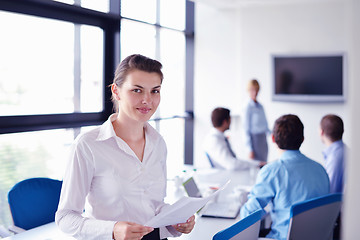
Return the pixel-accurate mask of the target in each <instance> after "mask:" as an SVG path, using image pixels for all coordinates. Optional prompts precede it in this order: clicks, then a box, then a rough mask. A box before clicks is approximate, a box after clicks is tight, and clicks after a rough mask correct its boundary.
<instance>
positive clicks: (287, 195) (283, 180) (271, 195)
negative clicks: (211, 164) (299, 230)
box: [240, 115, 330, 240]
mask: <svg viewBox="0 0 360 240" xmlns="http://www.w3.org/2000/svg"><path fill="white" fill-rule="evenodd" d="M272 140H273V142H274V143H276V145H277V147H278V149H279V153H280V157H279V159H278V160H277V161H275V162H272V163H269V164H267V165H265V166H264V167H263V168H262V169H261V170H260V172H259V174H258V176H257V179H256V184H255V186H254V187H253V188H252V190H251V191H250V193H249V196H248V201H247V202H246V203H245V204H244V206H243V207H242V208H241V213H240V214H241V217H242V218H244V217H246V216H248V215H249V214H251V213H252V212H255V211H256V210H258V209H262V208H264V207H265V206H266V205H268V203H272V204H270V205H271V206H270V208H271V211H270V216H271V219H272V224H271V230H270V232H269V233H268V234H267V236H266V237H268V238H274V239H280V240H282V239H286V237H287V233H288V228H289V220H290V219H289V218H290V208H291V206H292V205H293V204H295V203H297V202H301V201H304V200H307V199H311V198H315V197H319V196H322V195H326V194H328V193H329V189H330V184H329V178H328V175H327V173H326V171H325V169H324V168H323V167H322V165H321V164H319V163H317V162H315V161H313V160H311V159H309V158H307V157H306V156H305V155H303V154H302V153H301V152H300V151H299V148H300V146H301V144H302V142H303V140H304V125H303V124H302V122H301V121H300V119H299V118H298V117H297V116H295V115H284V116H282V117H280V118H278V119H277V120H276V121H275V124H274V129H273V133H272Z"/></svg>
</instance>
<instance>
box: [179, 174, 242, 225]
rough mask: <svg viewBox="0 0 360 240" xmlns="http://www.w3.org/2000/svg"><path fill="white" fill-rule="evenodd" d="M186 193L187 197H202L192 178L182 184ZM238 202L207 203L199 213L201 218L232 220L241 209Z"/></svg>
mask: <svg viewBox="0 0 360 240" xmlns="http://www.w3.org/2000/svg"><path fill="white" fill-rule="evenodd" d="M183 186H184V188H185V191H186V193H187V194H188V195H189V197H202V195H201V192H200V190H199V188H198V186H197V185H196V182H195V180H194V178H193V177H190V178H189V179H188V180H186V181H185V182H184V183H183ZM241 205H242V204H241V202H240V201H232V202H209V203H207V204H206V205H205V207H204V208H203V209H201V211H200V212H199V213H200V214H201V216H202V217H215V218H230V219H234V218H236V217H237V216H238V215H239V212H240V208H241Z"/></svg>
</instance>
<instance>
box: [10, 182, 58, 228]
mask: <svg viewBox="0 0 360 240" xmlns="http://www.w3.org/2000/svg"><path fill="white" fill-rule="evenodd" d="M61 185H62V182H61V181H59V180H54V179H50V178H30V179H26V180H23V181H21V182H19V183H17V184H15V185H14V186H13V187H12V188H11V189H10V191H9V193H8V202H9V205H10V211H11V215H12V218H13V221H14V225H15V226H16V227H19V228H22V229H25V230H29V229H31V228H34V227H38V226H41V225H44V224H46V223H50V222H53V221H55V212H56V210H57V207H58V203H59V199H60V192H61Z"/></svg>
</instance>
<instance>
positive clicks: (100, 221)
mask: <svg viewBox="0 0 360 240" xmlns="http://www.w3.org/2000/svg"><path fill="white" fill-rule="evenodd" d="M161 68H162V65H161V63H160V62H158V61H156V60H152V59H149V58H147V57H144V56H142V55H138V54H137V55H131V56H129V57H127V58H125V59H124V60H123V61H122V62H121V63H120V64H119V66H118V67H117V69H116V72H115V78H114V81H113V84H112V85H111V91H112V100H113V103H114V106H115V107H116V110H117V113H115V114H112V115H111V116H110V117H109V119H108V120H107V121H106V122H105V123H104V124H102V125H101V126H99V127H97V128H95V129H93V130H91V131H89V132H87V133H84V134H82V135H80V136H79V137H78V138H77V139H76V140H75V142H74V144H73V146H72V149H71V155H70V161H69V163H68V166H67V169H66V172H65V175H64V179H63V186H62V190H61V197H60V202H59V207H58V211H57V213H56V220H55V221H56V223H57V225H58V226H59V228H60V229H61V230H62V231H64V232H66V233H68V234H70V235H72V236H74V237H75V238H77V239H86V240H91V239H104V240H105V239H106V240H111V239H115V240H124V239H151V240H152V239H164V238H166V237H174V236H179V235H181V233H189V232H191V230H192V229H193V227H194V224H195V221H194V216H192V217H191V218H189V219H188V221H187V222H186V223H181V224H177V225H173V226H167V227H162V228H159V229H153V228H151V227H146V226H144V224H145V223H146V222H147V221H148V220H149V219H151V218H152V217H153V216H155V215H156V214H158V213H159V212H160V211H161V208H162V207H163V206H165V203H164V201H163V200H164V197H165V195H166V154H167V152H166V151H167V150H166V144H165V142H164V140H163V138H162V137H161V136H160V134H159V133H158V132H156V130H155V129H153V128H152V127H151V126H150V125H149V124H148V123H147V121H148V120H149V119H150V117H151V116H152V115H153V114H154V113H155V111H156V109H157V107H158V106H159V103H160V88H161V83H162V79H163V74H162V72H161Z"/></svg>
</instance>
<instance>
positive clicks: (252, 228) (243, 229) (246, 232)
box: [213, 209, 265, 240]
mask: <svg viewBox="0 0 360 240" xmlns="http://www.w3.org/2000/svg"><path fill="white" fill-rule="evenodd" d="M264 215H265V211H264V210H262V209H260V210H257V211H256V212H253V213H252V214H250V215H249V216H247V217H245V218H243V219H241V220H240V221H238V222H237V223H235V224H234V225H232V226H230V227H228V228H226V229H224V230H222V231H220V232H218V233H216V234H215V235H214V237H213V240H229V239H231V240H236V239H246V240H257V239H258V236H259V231H260V220H261V218H262V216H264Z"/></svg>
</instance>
